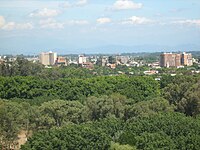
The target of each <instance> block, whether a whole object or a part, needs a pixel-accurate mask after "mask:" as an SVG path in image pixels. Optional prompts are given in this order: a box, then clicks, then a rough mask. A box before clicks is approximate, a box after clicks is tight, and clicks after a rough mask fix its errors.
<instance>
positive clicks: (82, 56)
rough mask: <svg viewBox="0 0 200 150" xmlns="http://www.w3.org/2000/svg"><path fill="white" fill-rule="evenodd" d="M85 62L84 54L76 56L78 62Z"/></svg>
mask: <svg viewBox="0 0 200 150" xmlns="http://www.w3.org/2000/svg"><path fill="white" fill-rule="evenodd" d="M86 62H87V58H86V57H85V56H84V55H79V56H78V64H84V63H86Z"/></svg>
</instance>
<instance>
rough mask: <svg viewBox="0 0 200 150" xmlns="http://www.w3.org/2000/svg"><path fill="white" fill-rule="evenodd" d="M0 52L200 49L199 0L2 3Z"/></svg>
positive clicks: (3, 0)
mask: <svg viewBox="0 0 200 150" xmlns="http://www.w3.org/2000/svg"><path fill="white" fill-rule="evenodd" d="M0 43H1V44H0V54H25V55H27V54H31V55H37V54H38V53H40V52H42V51H49V50H52V51H57V52H58V53H60V54H78V53H134V52H165V51H200V44H199V43H200V1H198V0H190V1H188V0H181V1H180V0H168V1H161V0H151V1H146V0H110V1H105V0H73V1H72V0H43V1H40V0H1V1H0Z"/></svg>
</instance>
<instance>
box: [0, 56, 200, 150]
mask: <svg viewBox="0 0 200 150" xmlns="http://www.w3.org/2000/svg"><path fill="white" fill-rule="evenodd" d="M154 78H155V77H154V76H144V75H133V76H129V75H119V76H107V75H94V74H93V73H92V71H90V70H87V69H83V68H78V67H76V66H68V67H60V68H56V67H55V68H51V69H47V68H44V66H42V65H40V64H37V63H31V62H29V61H27V60H25V59H22V58H18V59H17V60H16V61H15V62H12V64H10V63H3V64H0V147H1V149H18V146H19V140H20V137H19V135H20V134H21V133H22V132H23V133H24V134H25V136H26V138H27V139H28V140H27V142H26V143H25V144H24V145H22V146H21V149H22V150H66V149H69V150H79V149H80V150H90V149H94V150H101V149H102V150H156V149H159V150H160V149H161V150H162V149H163V150H164V149H165V150H167V149H169V150H179V149H181V150H199V149H200V143H199V141H200V75H190V74H187V75H177V76H170V75H167V74H163V75H162V76H161V77H160V78H161V80H160V81H156V80H155V79H154Z"/></svg>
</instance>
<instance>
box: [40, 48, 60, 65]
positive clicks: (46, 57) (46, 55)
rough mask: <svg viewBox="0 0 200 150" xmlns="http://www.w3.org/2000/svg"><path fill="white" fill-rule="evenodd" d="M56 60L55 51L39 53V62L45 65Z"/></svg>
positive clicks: (52, 63) (51, 63)
mask: <svg viewBox="0 0 200 150" xmlns="http://www.w3.org/2000/svg"><path fill="white" fill-rule="evenodd" d="M56 60H57V53H54V52H52V51H50V52H42V53H41V54H40V55H39V62H40V63H41V64H43V65H45V66H49V65H50V66H51V65H54V64H55V63H56Z"/></svg>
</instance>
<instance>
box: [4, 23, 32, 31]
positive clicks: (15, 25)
mask: <svg viewBox="0 0 200 150" xmlns="http://www.w3.org/2000/svg"><path fill="white" fill-rule="evenodd" d="M33 28H34V27H33V25H32V23H30V22H28V23H16V22H8V23H6V24H5V25H4V26H3V27H2V29H3V30H15V29H16V30H27V29H33Z"/></svg>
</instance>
